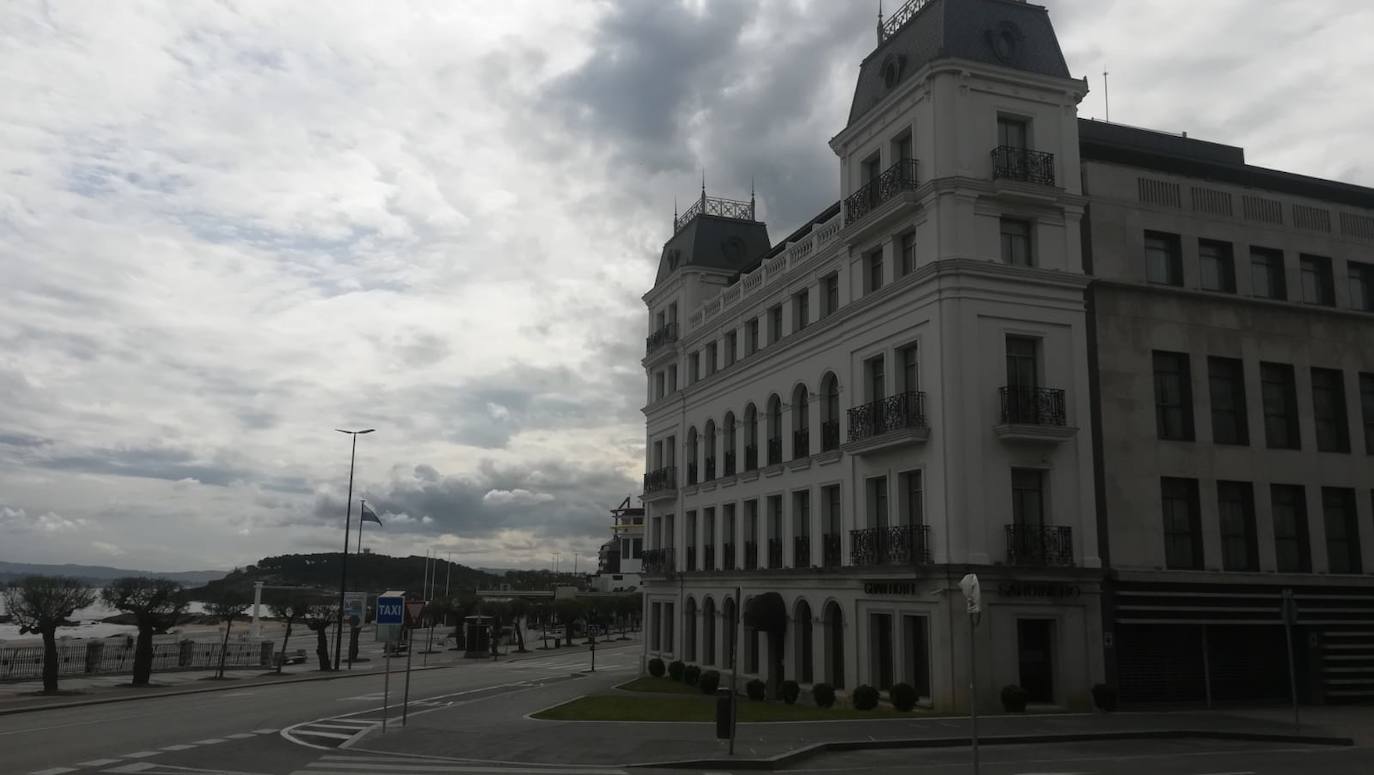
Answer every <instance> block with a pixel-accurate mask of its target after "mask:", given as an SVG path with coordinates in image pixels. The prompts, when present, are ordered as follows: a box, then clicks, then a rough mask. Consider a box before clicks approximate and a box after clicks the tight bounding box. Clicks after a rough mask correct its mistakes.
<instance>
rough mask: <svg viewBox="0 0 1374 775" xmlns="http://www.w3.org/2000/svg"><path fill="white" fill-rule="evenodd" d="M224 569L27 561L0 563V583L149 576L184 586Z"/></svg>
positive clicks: (205, 580) (214, 577) (206, 579)
mask: <svg viewBox="0 0 1374 775" xmlns="http://www.w3.org/2000/svg"><path fill="white" fill-rule="evenodd" d="M227 573H228V571H222V570H192V571H175V572H165V571H151V570H125V569H122V568H110V567H106V566H104V565H72V564H66V565H40V564H37V563H28V562H0V582H5V581H12V580H14V579H18V578H22V577H24V576H33V575H39V576H75V577H77V578H79V579H85V580H87V581H90V582H92V583H99V582H103V581H110V580H111V579H117V578H120V577H123V576H153V577H155V578H160V579H172V580H173V581H179V582H181V583H182V584H185V585H186V586H199V585H201V584H205V583H208V582H211V581H215V580H217V579H222V578H224V577H225V575H227Z"/></svg>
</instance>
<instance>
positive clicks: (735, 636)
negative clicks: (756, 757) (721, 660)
mask: <svg viewBox="0 0 1374 775" xmlns="http://www.w3.org/2000/svg"><path fill="white" fill-rule="evenodd" d="M740 616H742V612H741V611H740V588H739V587H735V618H734V619H733V620H732V621H731V622H730V629H731V637H730V755H731V756H734V755H735V732H736V728H737V727H738V726H739V689H738V684H737V681H738V680H739V638H740V626H739V620H740Z"/></svg>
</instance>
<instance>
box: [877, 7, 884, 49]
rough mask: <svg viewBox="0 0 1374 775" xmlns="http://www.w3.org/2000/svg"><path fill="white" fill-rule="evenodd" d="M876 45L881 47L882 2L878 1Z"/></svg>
mask: <svg viewBox="0 0 1374 775" xmlns="http://www.w3.org/2000/svg"><path fill="white" fill-rule="evenodd" d="M878 45H879V46H881V45H883V0H878Z"/></svg>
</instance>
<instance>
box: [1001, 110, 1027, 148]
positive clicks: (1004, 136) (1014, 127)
mask: <svg viewBox="0 0 1374 775" xmlns="http://www.w3.org/2000/svg"><path fill="white" fill-rule="evenodd" d="M1027 134H1028V133H1027V131H1026V122H1025V121H1023V120H1022V119H1019V118H1009V117H1007V116H998V117H997V144H998V145H1003V146H1006V147H1008V148H1026V147H1027V145H1026V135H1027Z"/></svg>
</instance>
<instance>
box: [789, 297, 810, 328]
mask: <svg viewBox="0 0 1374 775" xmlns="http://www.w3.org/2000/svg"><path fill="white" fill-rule="evenodd" d="M810 322H811V291H809V290H805V291H801V292H800V293H798V294H797V295H796V296H793V297H792V330H793V331H800V330H802V329H803V328H806V324H807V323H810Z"/></svg>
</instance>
